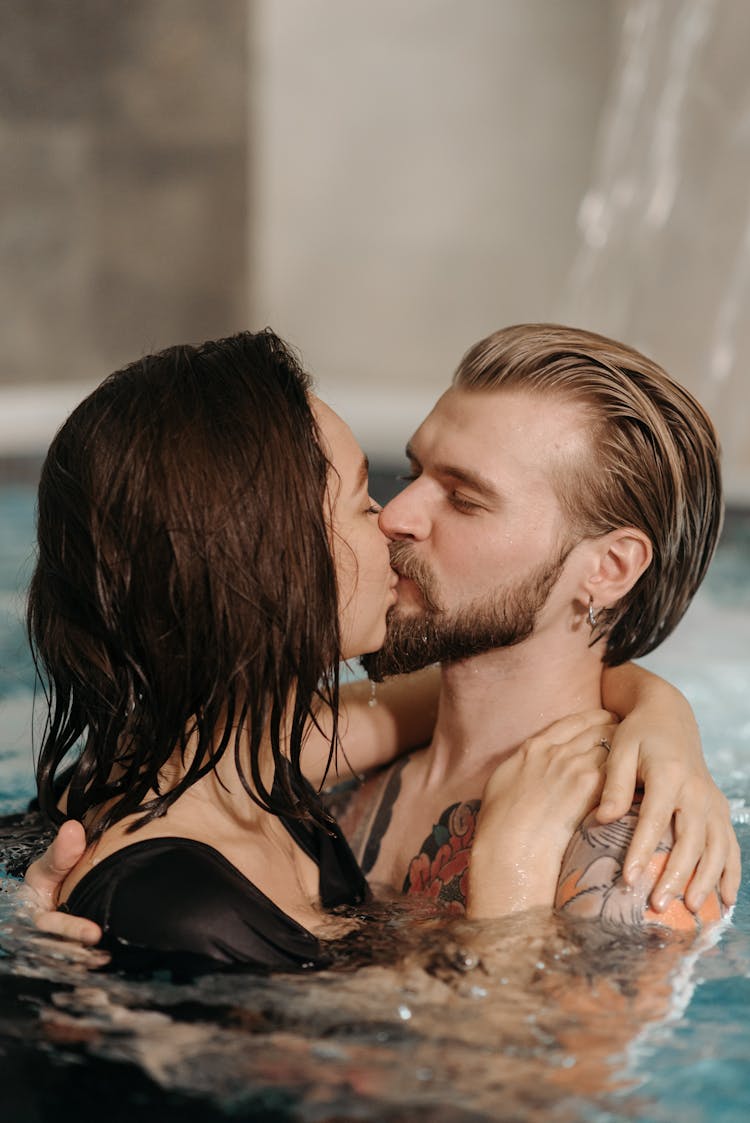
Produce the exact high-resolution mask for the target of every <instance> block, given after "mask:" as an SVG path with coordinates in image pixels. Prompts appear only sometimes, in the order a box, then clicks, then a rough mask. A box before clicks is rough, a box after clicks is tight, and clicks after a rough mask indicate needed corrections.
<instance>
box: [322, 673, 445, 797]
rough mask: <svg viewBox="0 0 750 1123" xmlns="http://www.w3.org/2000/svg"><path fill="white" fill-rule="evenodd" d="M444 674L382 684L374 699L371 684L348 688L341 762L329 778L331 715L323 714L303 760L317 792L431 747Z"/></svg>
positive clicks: (344, 697)
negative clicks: (405, 754) (321, 788)
mask: <svg viewBox="0 0 750 1123" xmlns="http://www.w3.org/2000/svg"><path fill="white" fill-rule="evenodd" d="M439 694H440V671H439V669H438V668H437V667H427V668H425V670H423V671H417V672H415V673H414V674H411V675H400V676H399V677H398V678H392V679H389V680H388V681H387V682H384V683H380V684H379V685H378V687H377V692H376V693H375V694H374V695H373V691H372V687H371V684H370V683H369V682H368V681H360V682H350V683H346V684H345V685H344V686H342V688H341V702H340V706H339V723H338V724H339V739H340V743H341V747H340V749H339V753H338V760H336V761H334V762H333V763H332V765H331V767H330V769H329V770H328V772H326V764H327V762H328V753H329V749H330V740H331V715H330V713H329V712H327V711H325V712H321V714H320V715H319V722H320V728H319V729H315V728H311V729H310V732H309V735H308V737H307V740H306V742H305V748H304V752H303V754H302V768H303V771H304V773H305V776H306V777H307V779H308V780H309V781H310V783H311V784H312V785H313V787H315V788H319V787H320V786H321V785H323V784H325V786H326V787H333V786H334V785H335V784H338V783H340V782H341V781H342V780H351V778H352V777H353V776H360V775H362V774H363V773H365V772H370V771H372V769H374V768H378V767H379V766H381V765H383V764H387V763H388V762H389V761H391V760H393V759H394V758H395V757H397V756H401V755H402V754H403V753H405V752H409V751H410V750H411V749H416V748H419V747H420V746H421V745H426V744H428V743H429V741H430V739H431V737H432V731H433V729H434V728H435V719H436V717H437V706H438V697H439Z"/></svg>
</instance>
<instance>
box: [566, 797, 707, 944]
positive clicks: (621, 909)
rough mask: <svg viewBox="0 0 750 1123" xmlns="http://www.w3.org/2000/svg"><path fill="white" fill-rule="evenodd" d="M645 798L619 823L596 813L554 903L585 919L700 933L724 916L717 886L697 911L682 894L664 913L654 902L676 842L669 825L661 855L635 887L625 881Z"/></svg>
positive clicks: (579, 838) (569, 859)
mask: <svg viewBox="0 0 750 1123" xmlns="http://www.w3.org/2000/svg"><path fill="white" fill-rule="evenodd" d="M639 813H640V799H636V801H635V802H634V803H633V805H632V807H631V808H630V811H629V812H628V813H627V815H625V816H623V818H622V819H618V820H617V821H616V822H614V823H606V824H602V823H598V822H597V821H596V817H595V815H594V813H592V814H591V815H589V816H588V817H587V818H586V819H584V821H583V823H581V825H580V827H579V828H578V830H577V831H576V833H575V834H574V835H573V837H572V839H571V841H570V844H569V846H568V849H567V850H566V852H565V857H564V858H563V864H562V870H561V872H560V880H559V882H558V887H557V896H556V899H555V907H556V908H557V909H558V910H559V911H560V912H561V913H563V914H565V915H569V916H575V917H579V918H582V919H601V920H603V921H605V922H607V923H610V924H613V925H620V926H628V927H636V928H642V927H645V926H650V925H655V924H656V925H660V926H661V927H664V928H670V929H672V930H674V931H682V932H695V931H697V930H699V929H700V928H702V927H703V926H704V925H705V924H709V923H711V922H713V921H716V920H720V919H721V918H722V916H723V915H724V909H723V906H722V903H721V898H720V896H719V894H718V892H717V891H716V890H714V892H712V893H710V894H709V896H708V897H707V898H706V900H705V902H704V903H703V905H702V906H701V908H700V909H699V911H698V913H697V914H695V913H692V912H691V911H690V910H689V909H688V908H687V906H686V905H685V901H684V898H683V896H682V895H680V896H678V897H675V898H674V899H673V900H672V901H671V902H670V904H669V905H668V907H667V908H666V909H665V910H664V911H663V912H656V911H655V910H654V909H653V908H651V906H650V905H649V896H650V894H651V890H652V889H653V888H654V886H655V885H656V882H657V881H658V879H659V876H660V875H661V873H662V871H663V869H664V866H665V865H666V862H667V859H668V857H669V854H670V852H671V850H672V847H673V845H674V832H673V830H672V827H671V826H670V827H669V828H668V830H667V832H666V833H665V835H664V837H663V838H662V839H661V841H660V842H659V845H658V847H657V849H656V853H655V854H654V855H653V857H652V858H651V861H650V862H649V864H648V867H647V868H646V870H645V871H644V873H643V874H642V876H641V878H640V880H639V882H638V884H637V885H636V886H634V887H630V886H629V885H626V883H625V881H624V879H623V876H622V871H623V863H624V860H625V855H626V854H627V850H628V846H629V845H630V841H631V839H632V837H633V834H634V832H635V828H636V825H637V823H638V815H639Z"/></svg>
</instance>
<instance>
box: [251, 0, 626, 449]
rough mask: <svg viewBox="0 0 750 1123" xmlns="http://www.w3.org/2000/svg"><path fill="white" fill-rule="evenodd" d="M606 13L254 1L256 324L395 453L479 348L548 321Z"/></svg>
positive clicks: (570, 237) (587, 135)
mask: <svg viewBox="0 0 750 1123" xmlns="http://www.w3.org/2000/svg"><path fill="white" fill-rule="evenodd" d="M615 14H616V13H615V12H614V11H613V9H612V8H611V6H610V5H608V4H605V3H601V2H600V0H566V2H565V3H564V4H559V3H550V2H549V0H469V2H462V0H409V3H403V2H402V0H379V2H378V3H377V4H374V3H370V2H367V0H283V2H282V3H278V2H277V0H260V2H259V3H258V4H257V5H256V19H255V25H254V36H255V59H254V62H255V65H254V67H253V69H252V71H251V80H252V89H253V98H252V101H253V105H254V114H255V127H256V131H255V151H256V156H257V159H256V164H255V169H256V186H255V203H256V206H255V208H254V211H253V214H252V227H251V231H250V237H251V241H250V254H251V259H252V261H253V266H254V282H253V294H254V309H255V315H256V318H259V319H260V320H262V321H268V322H270V323H272V324H273V325H274V326H275V327H277V329H278V330H279V331H280V332H281V333H282V334H284V335H287V336H288V337H289V338H290V339H292V340H294V341H296V342H298V343H299V344H300V346H301V348H302V351H303V353H304V356H305V358H306V360H307V361H308V362H309V364H310V365H311V367H312V369H313V370H314V371H315V372H316V374H317V376H318V379H319V383H320V386H321V388H322V392H323V394H324V396H326V397H328V398H329V399H330V400H331V401H332V402H333V403H334V404H337V405H338V406H339V408H340V409H341V412H342V413H344V415H345V416H347V418H349V419H351V422H352V424H353V427H354V428H355V431H357V433H358V435H359V436H360V439H361V440H362V441H363V443H364V444H365V445H366V446H367V447H368V448H369V449H370V450H371V452H372V451H381V453H386V454H388V455H392V456H400V454H401V451H402V449H403V445H404V443H405V440H406V438H407V437H408V435H409V433H410V429H411V427H412V426H413V424H415V423H416V422H417V421H418V420H419V419H420V417H421V416H422V415H423V414H424V412H425V409H426V408H428V406H429V405H430V404H431V403H432V402H433V401H434V399H435V397H436V396H437V394H438V392H439V391H441V390H442V389H443V388H444V387H445V386H446V385H447V383H448V380H449V378H450V375H451V373H452V371H453V369H454V367H455V366H456V364H457V362H458V359H459V358H460V356H461V354H462V353H463V351H464V350H465V349H466V348H467V347H468V345H469V344H470V343H472V342H474V341H475V340H477V339H479V338H480V337H481V336H482V335H483V334H487V333H488V332H489V331H492V330H494V329H495V328H498V327H500V326H502V325H503V324H507V323H512V322H514V321H519V320H530V319H544V318H549V317H550V316H552V314H553V312H554V310H555V307H556V301H557V300H558V299H559V295H560V291H561V289H562V286H563V282H564V279H565V276H566V273H567V270H568V269H569V266H570V262H571V259H572V257H573V255H574V252H575V247H576V238H577V232H576V212H577V209H578V206H579V203H580V200H581V198H582V196H583V194H584V193H585V191H586V188H587V185H588V183H589V176H590V173H591V168H592V161H593V156H594V143H595V139H596V126H597V122H598V117H599V111H600V108H601V105H602V102H603V100H604V98H605V96H606V92H607V82H608V75H609V70H610V64H611V60H612V58H613V56H614V52H615V49H616V33H617V27H618V24H617V20H616V19H615V18H614V17H615Z"/></svg>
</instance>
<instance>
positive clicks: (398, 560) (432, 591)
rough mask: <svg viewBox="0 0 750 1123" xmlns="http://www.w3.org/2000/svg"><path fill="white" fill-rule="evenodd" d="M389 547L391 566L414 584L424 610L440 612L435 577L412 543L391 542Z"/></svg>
mask: <svg viewBox="0 0 750 1123" xmlns="http://www.w3.org/2000/svg"><path fill="white" fill-rule="evenodd" d="M389 549H390V554H391V566H392V567H393V569H395V571H396V573H398V575H399V576H400V577H406V578H408V579H409V581H412V582H413V583H414V584H415V585H416V587H417V588H418V589H419V592H420V593H421V595H422V600H423V601H424V606H425V610H426V611H427V612H430V613H435V614H437V613H438V612H442V607H441V605H440V602H439V600H438V597H437V589H436V588H435V578H434V577H433V575H432V573H431V572H430V570H429V569H428V568H427V566H426V565H425V563H424V562H423V561H421V559H420V558H419V557H417V555H416V552H415V550H414V547H413V546H412V544H411V543H410V542H391V544H390V547H389Z"/></svg>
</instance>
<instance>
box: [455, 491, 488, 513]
mask: <svg viewBox="0 0 750 1123" xmlns="http://www.w3.org/2000/svg"><path fill="white" fill-rule="evenodd" d="M448 501H449V502H450V504H451V506H453V507H455V508H456V510H457V511H465V512H466V513H467V514H468V513H470V512H472V511H481V510H483V507H482V505H481V504H480V503H472V501H471V500H470V499H466V498H465V497H464V496H463V495H459V494H458V492H456V491H452V492H451V493H450V495H449V496H448Z"/></svg>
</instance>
